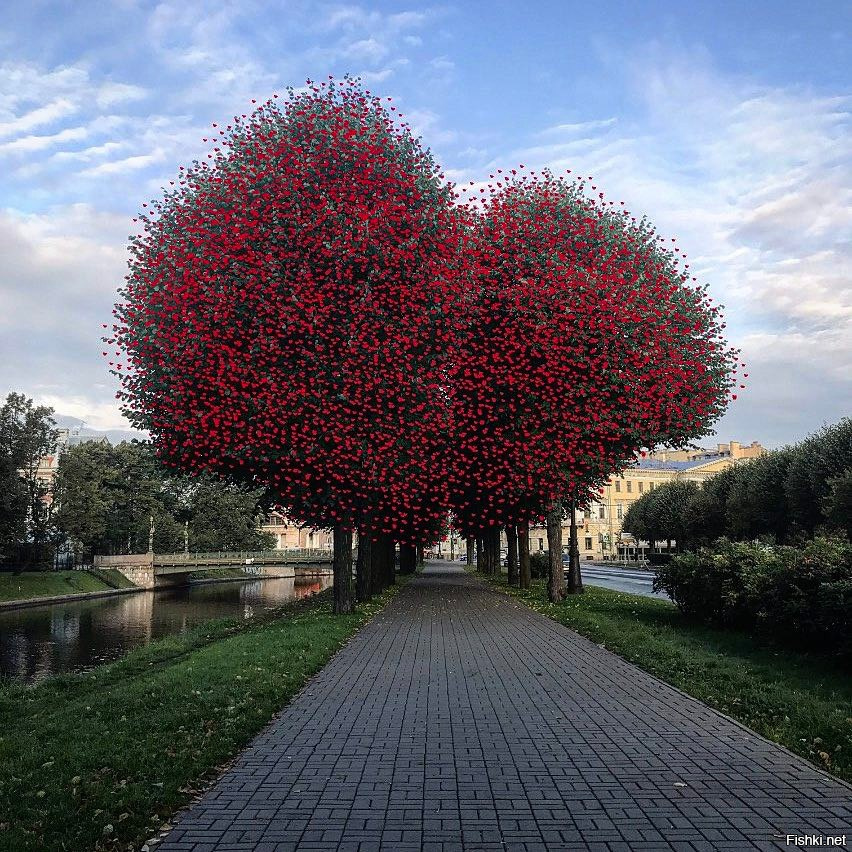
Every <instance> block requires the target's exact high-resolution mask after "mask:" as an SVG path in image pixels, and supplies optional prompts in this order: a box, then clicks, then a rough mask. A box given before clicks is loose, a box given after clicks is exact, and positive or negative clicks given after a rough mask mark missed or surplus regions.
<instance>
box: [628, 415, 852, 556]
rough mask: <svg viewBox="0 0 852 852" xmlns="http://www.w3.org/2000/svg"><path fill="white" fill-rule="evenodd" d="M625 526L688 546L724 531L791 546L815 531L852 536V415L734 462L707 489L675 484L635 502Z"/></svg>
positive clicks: (744, 538) (653, 538)
mask: <svg viewBox="0 0 852 852" xmlns="http://www.w3.org/2000/svg"><path fill="white" fill-rule="evenodd" d="M623 528H624V530H625V531H626V532H630V533H632V534H633V535H635V536H636V537H637V538H639V539H645V540H647V541H661V540H674V541H676V542H677V546H678V549H679V550H691V549H694V548H695V547H697V546H699V545H702V544H708V543H710V542H712V541H715V540H716V539H718V538H719V537H721V536H724V537H726V538H728V539H731V540H734V541H750V540H753V539H758V538H767V539H772V540H773V541H775V542H778V543H779V544H783V543H791V542H794V541H796V540H798V539H800V538H803V537H807V538H809V537H812V536H813V535H814V533H816V532H818V531H820V530H822V529H824V530H826V531H841V532H845V533H846V534H847V535H848V536H849V537H850V538H852V418H845V419H843V420H841V421H840V422H839V423H836V424H834V425H832V426H826V427H825V428H823V429H822V430H821V431H819V432H817V433H815V434H814V435H811V436H810V437H808V438H806V439H805V440H804V441H801V442H800V443H798V444H795V445H793V446H789V447H784V448H783V449H780V450H773V451H770V452H768V453H766V454H765V455H762V456H760V457H759V458H756V459H750V460H748V461H745V462H742V463H740V464H735V465H732V466H731V467H728V468H726V469H725V470H723V471H721V472H720V473H717V474H716V475H715V476H712V477H710V478H709V479H708V480H707V481H706V482H704V484H703V486H699V485H698V484H697V483H695V482H685V481H674V482H670V483H667V484H665V485H663V486H661V487H659V488H656V489H655V490H654V491H651V492H649V493H647V494H645V495H644V496H643V497H641V498H640V499H639V500H637V501H636V502H635V503H633V504H632V505H631V506H630V508H629V509H628V511H627V514H626V515H625V517H624V524H623Z"/></svg>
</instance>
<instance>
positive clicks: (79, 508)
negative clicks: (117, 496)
mask: <svg viewBox="0 0 852 852" xmlns="http://www.w3.org/2000/svg"><path fill="white" fill-rule="evenodd" d="M115 474H116V459H115V450H114V448H113V447H111V446H110V445H109V444H106V443H100V442H97V441H85V442H84V443H82V444H77V445H76V446H74V447H69V448H68V449H67V450H66V451H65V452H64V453H63V454H62V456H61V457H60V459H59V469H58V470H57V473H56V480H55V482H54V495H53V500H54V505H55V513H54V520H55V522H56V526H57V528H58V530H59V531H60V532H61V533H62V534H63V535H64V536H65V537H66V538H67V539H68V540H70V542H71V544H72V546H73V548H74V552H75V554H76V555H77V556H80V555H81V554H84V553H90V554H94V553H104V552H106V551H107V548H108V545H107V542H108V541H109V535H108V530H109V521H110V508H111V501H112V499H113V497H114V490H113V489H112V488H110V483H111V482H112V480H113V477H114V476H115Z"/></svg>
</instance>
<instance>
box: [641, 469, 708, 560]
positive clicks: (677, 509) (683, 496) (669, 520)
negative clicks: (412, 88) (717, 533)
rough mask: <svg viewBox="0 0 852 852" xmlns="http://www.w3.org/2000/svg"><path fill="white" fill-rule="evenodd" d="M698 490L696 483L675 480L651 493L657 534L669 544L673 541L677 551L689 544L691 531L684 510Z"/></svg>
mask: <svg viewBox="0 0 852 852" xmlns="http://www.w3.org/2000/svg"><path fill="white" fill-rule="evenodd" d="M700 490H701V489H700V486H699V485H698V483H697V482H690V481H688V480H677V479H676V480H674V481H673V482H667V483H666V484H665V485H663V486H661V487H660V488H656V489H654V491H652V492H651V495H654V496H655V497H656V498H657V502H656V504H655V506H656V511H657V517H658V520H659V527H658V534H659V535H660V537H661V538H663V539H665V540H666V541H669V542H670V541H671V540H672V539H674V540H675V541H676V542H677V549H678V550H684V549H686V548H687V547H688V546H689V544H690V542H691V539H692V529H691V528H690V525H689V516H688V514H687V513H686V512H685V511H684V510H685V509H686V507H687V506H688V505H689V504H690V503H691V502H692V501H693V500H694V499H695V498H696V497H697V496H698V493H699V491H700Z"/></svg>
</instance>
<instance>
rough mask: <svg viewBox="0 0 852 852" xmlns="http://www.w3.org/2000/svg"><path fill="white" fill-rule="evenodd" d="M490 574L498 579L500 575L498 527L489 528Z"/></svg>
mask: <svg viewBox="0 0 852 852" xmlns="http://www.w3.org/2000/svg"><path fill="white" fill-rule="evenodd" d="M491 573H492V575H494V576H495V577H499V576H500V574H501V573H502V567H501V565H500V527H491Z"/></svg>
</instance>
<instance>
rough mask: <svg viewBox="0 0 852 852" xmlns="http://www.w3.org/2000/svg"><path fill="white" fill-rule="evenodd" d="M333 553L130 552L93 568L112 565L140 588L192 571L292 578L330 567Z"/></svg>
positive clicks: (178, 579)
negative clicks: (233, 571)
mask: <svg viewBox="0 0 852 852" xmlns="http://www.w3.org/2000/svg"><path fill="white" fill-rule="evenodd" d="M331 564H332V552H331V551H330V550H318V549H310V548H302V549H298V550H297V549H293V550H258V551H232V552H229V553H156V554H155V553H133V554H126V555H121V556H96V557H95V564H94V567H95V568H114V569H115V570H116V571H120V572H121V573H122V574H123V575H124V576H125V577H127V579H128V580H130V582H131V583H134V584H135V585H137V586H139V587H140V588H143V589H158V588H162V587H165V586H174V585H178V584H179V583H182V582H187V581H188V579H189V575H190V574H192V573H193V572H195V571H215V570H216V569H224V568H240V569H242V570H243V571H245V573H247V574H253V575H256V576H258V577H295V576H298V575H303V574H315V573H318V572H319V571H322V570H327V569H328V570H330V568H331Z"/></svg>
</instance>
